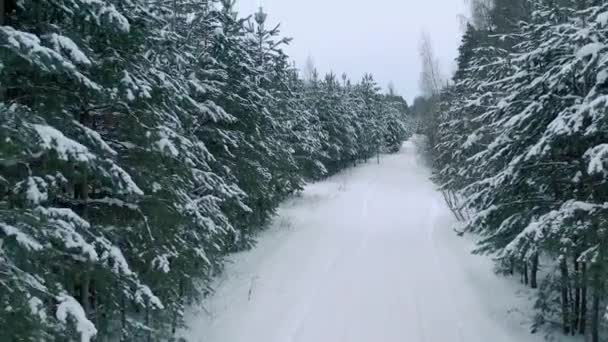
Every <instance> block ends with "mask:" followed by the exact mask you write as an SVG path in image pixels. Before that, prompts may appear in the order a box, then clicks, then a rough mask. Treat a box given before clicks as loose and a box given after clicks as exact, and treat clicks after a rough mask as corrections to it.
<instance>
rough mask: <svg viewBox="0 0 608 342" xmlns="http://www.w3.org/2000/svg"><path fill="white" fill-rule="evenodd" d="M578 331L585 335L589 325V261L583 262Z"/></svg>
mask: <svg viewBox="0 0 608 342" xmlns="http://www.w3.org/2000/svg"><path fill="white" fill-rule="evenodd" d="M578 324H579V325H578V332H579V333H580V334H581V335H585V328H586V325H587V263H585V262H582V263H581V317H580V319H579V322H578Z"/></svg>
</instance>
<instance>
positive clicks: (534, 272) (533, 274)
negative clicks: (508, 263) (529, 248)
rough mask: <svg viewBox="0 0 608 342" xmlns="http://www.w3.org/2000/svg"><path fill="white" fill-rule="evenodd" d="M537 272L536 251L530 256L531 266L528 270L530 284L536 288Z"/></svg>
mask: <svg viewBox="0 0 608 342" xmlns="http://www.w3.org/2000/svg"><path fill="white" fill-rule="evenodd" d="M537 274H538V252H536V253H534V255H533V256H532V267H531V270H530V286H531V287H532V288H533V289H536V288H538V280H537Z"/></svg>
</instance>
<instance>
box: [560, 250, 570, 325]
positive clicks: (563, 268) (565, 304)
mask: <svg viewBox="0 0 608 342" xmlns="http://www.w3.org/2000/svg"><path fill="white" fill-rule="evenodd" d="M559 268H560V272H561V276H562V279H561V283H562V284H561V286H562V296H561V297H562V298H561V302H562V303H561V304H562V324H563V329H564V334H569V333H570V312H569V307H570V303H569V301H568V265H567V264H566V257H562V258H561V260H560V265H559Z"/></svg>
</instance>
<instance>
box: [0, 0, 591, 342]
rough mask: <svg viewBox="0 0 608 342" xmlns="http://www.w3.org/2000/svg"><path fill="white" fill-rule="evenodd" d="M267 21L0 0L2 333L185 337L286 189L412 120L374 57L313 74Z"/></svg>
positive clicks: (358, 155)
mask: <svg viewBox="0 0 608 342" xmlns="http://www.w3.org/2000/svg"><path fill="white" fill-rule="evenodd" d="M269 21H270V20H267V14H266V13H265V12H264V11H263V10H262V9H261V8H260V10H259V11H258V12H257V13H255V14H253V15H247V16H243V15H241V14H239V13H237V11H236V8H235V0H203V1H201V0H173V1H149V0H52V1H39V0H19V1H16V0H0V327H2V328H0V341H75V340H80V341H92V340H95V341H118V340H120V341H148V342H149V341H160V340H172V339H173V336H174V333H175V331H176V330H178V329H179V328H180V327H181V326H182V324H183V320H182V317H183V314H184V308H185V307H186V306H187V305H189V304H190V303H192V302H195V301H197V300H199V299H201V298H203V297H205V296H207V295H208V294H210V293H212V292H213V288H211V286H210V281H211V280H212V279H213V278H214V277H216V276H217V275H218V274H219V273H221V272H222V268H223V261H224V257H225V256H226V255H227V254H228V253H231V252H235V251H240V250H244V249H248V248H251V247H252V246H254V245H255V239H256V234H257V233H258V232H259V231H261V230H263V229H264V227H265V226H266V224H267V223H268V222H269V220H270V219H271V218H272V216H273V214H274V211H275V209H276V208H277V206H278V204H279V203H280V202H281V201H283V200H285V199H286V198H288V197H289V196H291V195H294V194H296V193H297V192H298V191H299V190H300V189H302V186H303V185H304V184H305V183H306V182H309V181H314V180H319V179H323V178H325V177H328V176H330V175H332V174H335V173H336V172H338V171H340V170H342V169H344V168H347V167H351V166H353V165H356V164H358V163H359V162H361V161H365V160H367V159H371V158H375V157H376V156H377V155H378V154H379V153H385V152H392V151H396V150H398V149H399V147H400V145H401V142H402V141H403V140H405V139H406V138H407V137H408V136H409V135H411V134H412V125H411V124H410V121H411V119H410V117H409V116H408V107H407V103H406V102H405V100H404V99H403V98H402V97H400V96H397V95H395V94H394V93H388V94H385V93H384V92H382V91H381V88H380V87H379V86H378V84H377V83H376V82H375V81H374V78H373V77H372V75H370V74H366V75H365V76H364V77H363V78H362V79H361V80H358V81H351V80H350V79H349V77H348V76H347V75H341V76H336V75H335V74H333V73H329V74H327V75H324V76H321V75H319V73H318V72H316V71H314V70H313V72H312V73H311V74H310V77H307V78H306V79H304V78H303V77H302V76H300V73H299V71H298V70H297V68H296V67H295V66H294V64H293V63H292V62H291V60H290V57H289V56H288V55H287V54H286V53H285V52H284V48H285V46H286V44H289V43H290V41H291V39H290V38H287V37H284V36H282V35H281V33H280V30H279V27H278V26H275V25H271V24H269ZM296 38H297V37H296ZM593 267H594V266H592V265H590V266H589V269H590V274H592V273H591V272H592V269H593Z"/></svg>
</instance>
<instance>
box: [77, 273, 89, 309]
mask: <svg viewBox="0 0 608 342" xmlns="http://www.w3.org/2000/svg"><path fill="white" fill-rule="evenodd" d="M90 285H91V276H90V275H89V273H88V272H87V271H85V273H84V274H83V275H82V278H81V279H80V305H82V308H83V309H84V313H85V314H86V315H87V317H89V315H90V313H91V301H90V299H89V292H90Z"/></svg>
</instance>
